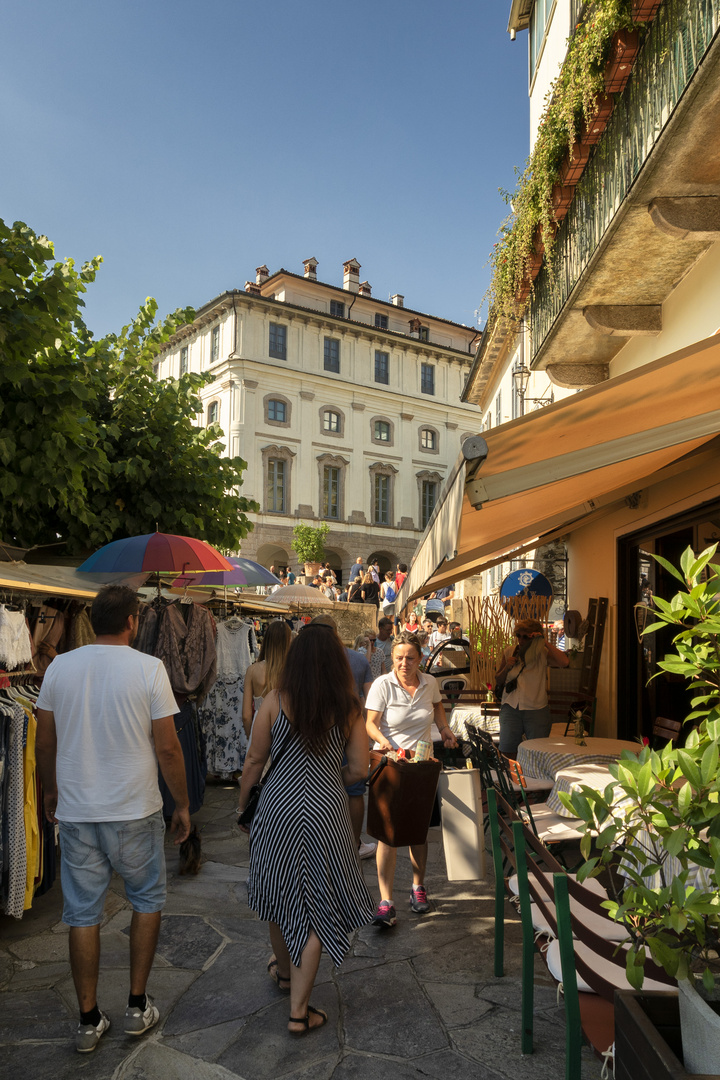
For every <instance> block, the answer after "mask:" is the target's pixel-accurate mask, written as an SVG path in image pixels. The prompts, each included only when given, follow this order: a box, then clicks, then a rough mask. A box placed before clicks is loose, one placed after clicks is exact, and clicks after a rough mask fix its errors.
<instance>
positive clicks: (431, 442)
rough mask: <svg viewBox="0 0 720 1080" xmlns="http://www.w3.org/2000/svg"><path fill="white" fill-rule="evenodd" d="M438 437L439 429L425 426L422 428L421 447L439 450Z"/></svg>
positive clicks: (422, 448)
mask: <svg viewBox="0 0 720 1080" xmlns="http://www.w3.org/2000/svg"><path fill="white" fill-rule="evenodd" d="M437 448H438V437H437V431H435V429H434V428H430V427H424V428H420V449H421V450H437Z"/></svg>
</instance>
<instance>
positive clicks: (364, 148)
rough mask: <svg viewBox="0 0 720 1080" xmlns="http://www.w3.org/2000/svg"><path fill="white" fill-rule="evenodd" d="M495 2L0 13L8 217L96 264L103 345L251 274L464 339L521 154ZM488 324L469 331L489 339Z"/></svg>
mask: <svg viewBox="0 0 720 1080" xmlns="http://www.w3.org/2000/svg"><path fill="white" fill-rule="evenodd" d="M509 9H510V3H509V0H365V2H362V0H356V2H352V3H351V2H348V0H334V2H330V0H304V2H300V0H295V2H294V3H291V2H289V0H275V2H267V0H266V2H264V3H263V2H248V0H202V2H200V0H14V2H13V0H10V2H9V3H7V4H6V5H4V11H3V19H2V21H3V30H2V37H3V46H2V51H3V60H2V64H0V145H2V157H3V159H4V161H3V167H2V170H1V172H0V216H1V217H3V218H5V220H6V221H14V220H18V219H19V220H22V221H25V222H26V223H27V224H28V225H30V226H31V227H32V228H33V229H35V231H36V232H39V233H45V234H46V235H47V236H49V237H50V239H51V240H53V241H54V243H55V250H56V254H57V256H58V257H60V258H64V257H65V256H70V257H72V258H74V259H75V260H76V261H77V262H81V261H83V260H85V259H88V258H90V257H91V256H93V255H102V256H103V257H104V260H105V262H104V265H103V266H102V268H101V270H100V272H99V274H98V278H97V280H96V282H95V284H94V285H92V286H90V289H89V292H88V294H87V297H86V315H87V322H88V325H89V326H90V328H91V329H92V330H93V331H94V332H95V334H102V333H105V332H107V331H109V330H119V329H120V327H121V326H122V325H123V323H126V322H128V321H129V319H130V318H131V317H132V316H133V314H134V313H135V312H136V310H137V308H138V306H139V305H140V303H142V302H143V301H144V299H145V297H146V296H155V297H156V298H157V300H158V302H159V304H160V311H161V313H164V312H166V311H171V310H173V309H174V308H176V307H179V306H183V305H186V304H191V305H193V306H195V307H199V306H200V305H201V304H203V303H205V302H206V301H207V300H209V299H211V298H212V297H214V296H216V295H217V294H218V293H221V292H223V291H224V290H226V289H232V288H239V289H242V288H243V287H244V284H245V280H246V279H248V278H249V279H251V280H254V276H255V267H257V266H260V265H261V264H263V263H266V264H267V266H268V267H269V268H270V271H271V272H272V271H274V270H277V269H279V268H280V267H281V266H283V267H285V268H286V269H288V270H292V271H294V272H296V273H302V260H303V259H305V258H309V257H310V256H313V255H314V256H315V258H316V259H318V261H319V267H318V277H319V278H320V280H322V281H327V282H330V283H337V284H341V283H342V263H343V261H345V260H346V259H350V258H353V257H354V258H357V259H358V261H359V262H360V263H361V265H362V269H361V271H360V279H361V280H365V279H367V280H368V281H369V282H370V284H371V285H372V287H373V295H374V296H377V297H380V298H381V299H388V298H389V296H390V294H392V293H396V292H399V293H403V294H404V295H405V303H406V306H408V307H411V308H414V309H417V310H420V311H426V312H428V313H430V314H435V315H440V316H442V317H444V318H449V319H453V320H455V321H457V322H464V323H467V324H469V325H474V324H475V323H476V318H477V317H476V314H475V312H476V310H477V309H478V308H479V306H480V301H481V298H482V296H483V293H484V292H485V289H486V288H487V284H488V280H489V270H488V267H487V265H486V264H487V257H488V252H489V251H490V249H491V247H492V245H493V243H494V242H495V239H496V235H495V234H496V232H497V229H498V226H499V225H500V222H501V221H502V220H503V218H504V217H505V214H506V208H505V206H504V204H503V202H502V199H501V197H500V195H499V193H498V188H499V187H504V188H512V187H514V182H515V181H514V167H515V166H519V165H522V164H523V163H524V161H525V158H526V156H527V152H528V99H527V35H526V34H520V35H518V39H517V41H515V42H511V41H510V38H509V36H508V34H507V33H506V26H507V19H508V14H509ZM484 314H485V313H484V312H483V318H484Z"/></svg>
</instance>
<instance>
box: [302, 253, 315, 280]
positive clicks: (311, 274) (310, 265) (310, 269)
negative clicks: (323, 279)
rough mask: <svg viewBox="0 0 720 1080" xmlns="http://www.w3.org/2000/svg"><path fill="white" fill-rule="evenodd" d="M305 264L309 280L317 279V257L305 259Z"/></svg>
mask: <svg viewBox="0 0 720 1080" xmlns="http://www.w3.org/2000/svg"><path fill="white" fill-rule="evenodd" d="M303 266H304V267H305V277H306V278H308V280H309V281H317V267H318V261H317V259H315V258H313V259H303Z"/></svg>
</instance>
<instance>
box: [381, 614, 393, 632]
mask: <svg viewBox="0 0 720 1080" xmlns="http://www.w3.org/2000/svg"><path fill="white" fill-rule="evenodd" d="M392 624H393V621H392V619H388V617H387V615H383V617H382V619H378V630H379V629H380V627H381V626H392Z"/></svg>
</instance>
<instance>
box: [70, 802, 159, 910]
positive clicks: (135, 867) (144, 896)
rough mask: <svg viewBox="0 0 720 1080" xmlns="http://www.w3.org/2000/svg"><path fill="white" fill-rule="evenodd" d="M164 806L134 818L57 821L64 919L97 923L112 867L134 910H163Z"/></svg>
mask: <svg viewBox="0 0 720 1080" xmlns="http://www.w3.org/2000/svg"><path fill="white" fill-rule="evenodd" d="M164 841H165V823H164V821H163V816H162V811H160V810H158V812H157V813H156V814H151V815H150V816H149V817H146V818H137V819H135V820H133V821H74V822H73V821H61V822H60V873H61V879H62V892H63V901H64V906H63V922H64V923H66V924H67V925H68V926H96V925H97V924H98V923H99V922H100V921H101V919H102V913H103V907H104V904H105V896H106V894H107V891H108V887H109V885H110V880H111V878H112V874H113V871H115V873H117V874H119V876H120V877H121V878H122V879H123V882H124V883H125V894H126V896H127V898H128V900H129V901H130V903H131V904H132V907H133V911H139V912H142V913H144V914H151V913H153V912H156V911H162V909H163V907H164V905H165V898H166V895H167V888H166V877H165V852H164V849H163V845H164Z"/></svg>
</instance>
